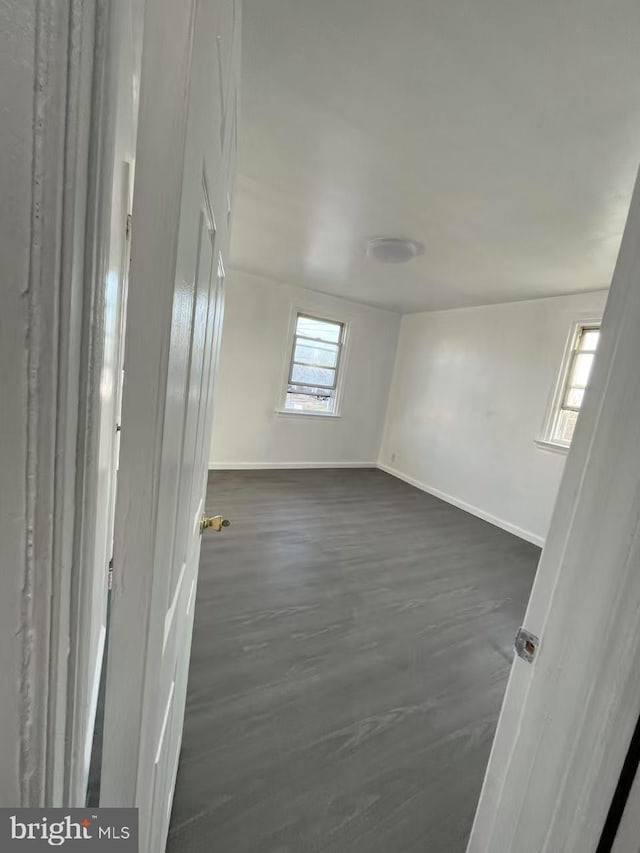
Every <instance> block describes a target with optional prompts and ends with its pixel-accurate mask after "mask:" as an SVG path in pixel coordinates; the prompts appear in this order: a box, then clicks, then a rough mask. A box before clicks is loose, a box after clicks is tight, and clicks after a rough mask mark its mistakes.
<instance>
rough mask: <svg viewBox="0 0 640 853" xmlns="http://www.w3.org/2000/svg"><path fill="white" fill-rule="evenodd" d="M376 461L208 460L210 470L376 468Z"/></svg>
mask: <svg viewBox="0 0 640 853" xmlns="http://www.w3.org/2000/svg"><path fill="white" fill-rule="evenodd" d="M377 467H378V466H377V463H376V462H210V463H209V470H210V471H281V470H286V469H289V468H291V469H294V468H309V469H313V468H377Z"/></svg>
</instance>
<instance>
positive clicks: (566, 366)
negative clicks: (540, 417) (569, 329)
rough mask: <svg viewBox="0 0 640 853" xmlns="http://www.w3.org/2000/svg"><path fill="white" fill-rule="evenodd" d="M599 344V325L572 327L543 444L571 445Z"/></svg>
mask: <svg viewBox="0 0 640 853" xmlns="http://www.w3.org/2000/svg"><path fill="white" fill-rule="evenodd" d="M599 341H600V324H599V323H576V324H575V327H574V330H573V334H572V341H571V346H570V347H569V348H568V350H567V352H566V354H565V359H564V362H563V364H562V368H561V372H560V377H559V381H558V390H557V392H556V399H555V400H554V405H553V408H552V411H551V413H550V416H549V418H548V421H547V430H546V432H547V434H546V435H545V440H546V441H548V442H550V443H551V444H556V445H558V446H559V447H565V448H568V447H569V446H570V444H571V440H572V438H573V433H574V430H575V428H576V423H577V421H578V415H579V413H580V408H581V406H582V401H583V399H584V392H585V390H586V388H587V385H588V383H589V377H590V375H591V369H592V367H593V362H594V359H595V356H596V351H597V349H598V343H599Z"/></svg>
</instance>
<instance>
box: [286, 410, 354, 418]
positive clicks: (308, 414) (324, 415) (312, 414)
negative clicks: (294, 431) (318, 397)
mask: <svg viewBox="0 0 640 853" xmlns="http://www.w3.org/2000/svg"><path fill="white" fill-rule="evenodd" d="M275 412H276V415H287V416H290V417H294V418H321V419H323V420H335V419H337V418H340V417H342V415H340V414H338V413H337V412H303V411H300V410H296V409H276V410H275Z"/></svg>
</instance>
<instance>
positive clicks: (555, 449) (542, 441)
mask: <svg viewBox="0 0 640 853" xmlns="http://www.w3.org/2000/svg"><path fill="white" fill-rule="evenodd" d="M534 444H535V445H536V447H539V448H540V450H550V451H551V452H552V453H562V454H564V455H565V456H566V455H567V453H568V452H569V445H568V444H558V443H557V442H556V441H549V440H548V439H546V438H535V439H534Z"/></svg>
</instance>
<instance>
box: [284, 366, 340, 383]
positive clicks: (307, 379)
mask: <svg viewBox="0 0 640 853" xmlns="http://www.w3.org/2000/svg"><path fill="white" fill-rule="evenodd" d="M335 378H336V372H335V370H330V369H328V368H325V367H307V366H306V365H304V364H295V363H294V364H293V367H292V369H291V382H293V383H294V384H295V383H301V384H303V385H324V386H327V387H329V388H331V387H333V385H334V383H335Z"/></svg>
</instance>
